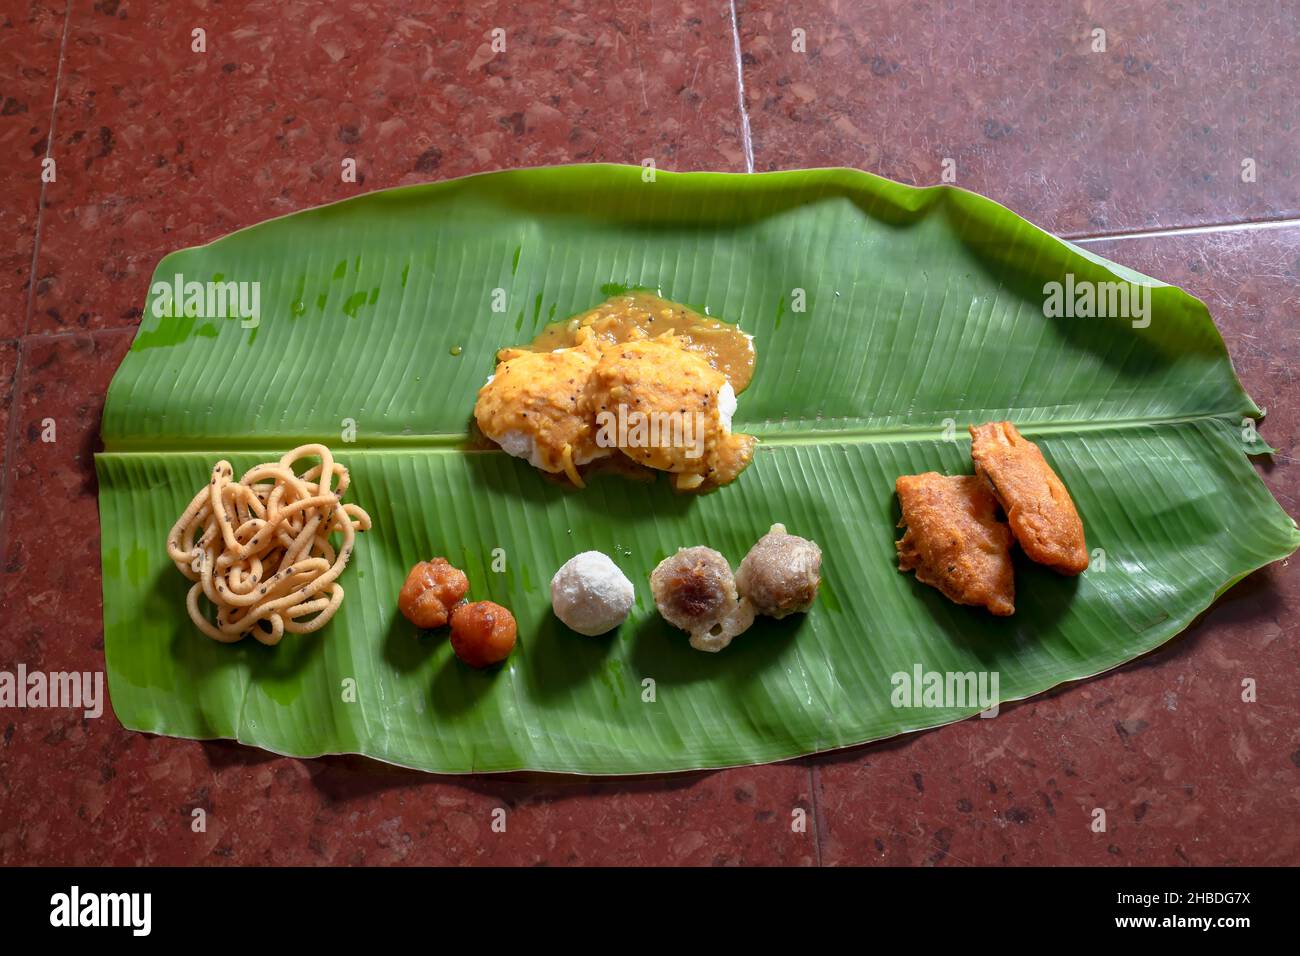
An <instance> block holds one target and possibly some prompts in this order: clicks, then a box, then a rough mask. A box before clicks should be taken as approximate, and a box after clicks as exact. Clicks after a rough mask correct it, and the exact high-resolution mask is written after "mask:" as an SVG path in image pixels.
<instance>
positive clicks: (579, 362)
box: [474, 342, 611, 487]
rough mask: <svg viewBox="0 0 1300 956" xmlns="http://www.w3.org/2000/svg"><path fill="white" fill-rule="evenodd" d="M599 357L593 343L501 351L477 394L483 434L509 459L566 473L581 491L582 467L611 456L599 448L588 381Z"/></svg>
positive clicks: (475, 414) (477, 411)
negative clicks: (494, 366)
mask: <svg viewBox="0 0 1300 956" xmlns="http://www.w3.org/2000/svg"><path fill="white" fill-rule="evenodd" d="M599 358H600V351H599V350H598V349H597V348H596V347H595V345H594V343H591V342H586V343H584V344H583V345H581V346H576V347H574V348H566V349H558V350H556V351H554V352H534V351H530V350H528V349H502V350H501V352H500V353H498V355H497V359H498V365H497V368H496V371H495V372H494V373H493V375H492V377H491V378H489V379H488V381H487V384H486V385H484V386H483V388H482V389H480V390H479V393H478V402H477V404H476V405H475V406H474V418H475V420H476V421H477V422H478V427H479V430H480V431H482V432H483V434H484V435H486V436H487V437H488V438H490V439H492V441H494V442H496V443H497V444H498V445H500V446H501V449H502V450H503V451H505V452H506V454H509V455H513V456H514V457H516V458H523V459H525V460H526V461H527V462H528V463H529V464H530V465H532V466H533V467H534V468H539V469H541V470H542V471H549V472H563V473H564V474H565V475H567V476H568V478H569V480H570V481H572V482H573V483H574V484H575V485H578V486H579V487H581V486H582V478H581V477H579V474H578V466H579V465H585V464H587V463H588V462H590V461H593V460H594V459H596V458H600V457H602V456H604V455H608V454H611V451H610V449H608V448H600V447H598V446H597V445H596V426H595V416H594V415H593V414H592V411H591V403H590V399H589V398H588V396H587V382H588V380H589V379H590V377H591V372H592V370H593V369H594V368H595V367H596V362H597V361H598V360H599Z"/></svg>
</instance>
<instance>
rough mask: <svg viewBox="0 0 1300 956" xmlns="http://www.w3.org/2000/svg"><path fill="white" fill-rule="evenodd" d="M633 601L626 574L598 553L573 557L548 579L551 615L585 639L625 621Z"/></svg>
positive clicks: (610, 629) (609, 629)
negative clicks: (549, 582) (549, 581)
mask: <svg viewBox="0 0 1300 956" xmlns="http://www.w3.org/2000/svg"><path fill="white" fill-rule="evenodd" d="M635 598H636V593H635V591H634V589H633V587H632V582H631V581H629V580H628V579H627V575H626V574H624V573H623V572H622V571H620V570H619V567H618V565H616V564H615V563H614V562H613V561H612V560H611V559H610V557H609V555H607V554H604V553H603V552H600V551H583V552H582V553H581V554H576V555H574V556H573V557H571V558H570V559H569V560H568V561H566V562H564V564H563V565H561V567H560V570H558V571H556V572H555V576H554V577H553V578H551V608H552V610H554V611H555V616H556V617H558V618H559V619H560V620H561V621H563V622H564V624H565V625H567V626H568V627H569V628H570V629H571V630H574V631H577V632H578V633H579V634H585V635H587V636H588V637H594V636H596V635H597V634H604V633H605V632H607V631H612V630H613V629H614V628H616V627H618V626H619V625H620V624H622V623H623V622H624V621H625V620H627V615H628V612H629V611H630V610H631V609H632V602H633V600H635Z"/></svg>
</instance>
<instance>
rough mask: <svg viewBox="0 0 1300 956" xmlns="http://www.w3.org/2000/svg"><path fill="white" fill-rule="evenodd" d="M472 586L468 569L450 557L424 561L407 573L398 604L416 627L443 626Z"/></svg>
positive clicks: (399, 608)
mask: <svg viewBox="0 0 1300 956" xmlns="http://www.w3.org/2000/svg"><path fill="white" fill-rule="evenodd" d="M468 590H469V578H467V577H465V572H464V571H461V570H459V569H458V568H454V567H452V566H451V564H450V563H448V561H447V559H446V558H434V559H433V560H432V561H421V562H420V563H419V564H417V565H416V566H415V567H413V568H411V573H410V574H408V575H407V576H406V583H405V584H403V585H402V593H401V594H399V595H398V596H397V608H398V610H400V611H401V612H402V613H403V614H404V615H406V619H407V620H408V621H410V622H411V623H412V624H414V625H415V626H416V627H422V628H426V629H428V628H435V627H442V626H443V625H444V624H446V623H447V618H448V616H449V615H450V614H451V610H452V608H453V607H455V606H456V605H457V604H459V603H460V602H461V601H463V600H464V599H465V592H467V591H468Z"/></svg>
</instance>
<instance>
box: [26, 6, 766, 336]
mask: <svg viewBox="0 0 1300 956" xmlns="http://www.w3.org/2000/svg"><path fill="white" fill-rule="evenodd" d="M661 13H662V16H661V17H660V18H659V19H654V18H653V17H654V11H653V9H652V8H646V7H645V6H644V5H643V4H640V3H636V2H634V0H618V2H615V3H610V4H600V5H589V4H583V3H581V2H577V0H570V2H566V3H558V4H557V3H551V2H548V0H524V2H509V3H507V2H492V3H485V4H474V5H472V6H471V7H470V8H469V9H466V10H461V9H460V8H459V7H457V6H454V5H447V6H436V7H433V8H431V9H428V10H425V9H423V8H421V10H420V11H419V12H417V11H416V10H415V9H414V8H413V9H412V10H411V11H410V12H403V11H401V10H400V8H399V9H395V8H394V7H393V6H392V5H391V4H389V3H385V2H380V0H366V2H355V3H349V4H347V5H346V6H342V5H320V4H315V3H309V2H306V0H290V2H284V3H275V4H267V3H248V2H233V3H223V4H219V5H210V4H207V3H196V2H184V3H168V4H136V3H129V2H121V3H117V2H112V3H106V2H102V0H99V2H92V0H77V5H76V8H75V11H74V14H73V17H72V22H71V33H70V36H69V41H68V51H67V57H66V63H65V67H64V75H63V81H62V87H61V92H60V103H59V123H58V130H57V135H56V139H55V153H56V155H57V156H58V157H59V159H60V169H61V170H63V169H66V171H67V172H66V175H60V177H59V181H58V184H57V186H54V187H52V188H51V189H50V190H49V191H48V192H47V204H48V209H47V212H46V216H45V222H44V225H43V231H42V241H41V250H40V258H39V262H38V267H37V274H38V277H39V286H38V290H37V292H38V294H37V296H36V301H35V312H34V317H33V324H32V327H33V329H34V330H36V331H59V330H64V329H70V328H73V329H75V328H96V327H104V326H112V325H123V324H127V325H129V324H132V323H134V322H135V321H137V319H138V313H139V309H140V308H141V307H142V306H143V304H144V297H145V292H146V289H147V287H148V280H149V277H150V275H151V274H152V271H153V268H154V266H155V265H156V263H157V262H158V260H159V259H160V258H161V257H162V256H163V255H164V254H165V253H167V252H169V251H171V250H173V249H176V248H180V247H183V246H188V245H193V244H196V243H202V242H206V241H209V240H211V239H214V238H216V237H218V236H220V235H223V234H224V233H227V232H229V231H231V230H233V229H236V228H239V227H242V226H247V225H250V224H252V223H255V222H258V221H261V220H263V219H267V218H271V217H273V216H278V215H282V214H284V213H287V212H291V211H293V210H296V209H300V208H303V207H306V206H311V205H315V204H318V203H323V202H328V201H332V200H337V199H343V198H346V197H348V196H352V195H355V194H357V193H360V192H363V191H366V190H371V189H376V188H380V187H385V186H395V185H400V184H407V183H418V182H424V181H428V180H434V179H445V178H450V177H453V176H460V175H464V174H467V173H473V172H480V171H484V170H491V169H500V168H504V167H515V166H534V165H545V164H553V163H565V162H594V161H611V162H632V163H639V162H641V161H642V160H643V159H644V158H647V157H652V158H654V159H655V160H656V162H657V164H658V165H659V166H660V167H661V168H669V169H698V168H708V169H743V168H744V160H743V151H742V139H741V133H740V124H739V115H740V114H739V106H738V99H737V93H736V89H737V87H736V79H737V77H736V68H735V62H734V52H733V36H732V32H731V24H730V16H729V12H728V11H727V10H726V9H725V5H724V6H719V5H718V4H709V3H703V2H699V0H686V2H683V3H680V4H678V5H677V6H676V7H674V8H673V9H672V10H671V11H669V10H667V9H665V10H663V11H661ZM199 28H202V29H204V30H206V43H207V52H205V53H194V52H192V50H191V45H192V40H191V33H192V31H193V30H195V29H199ZM496 28H500V29H502V30H504V31H505V51H504V52H499V53H494V52H493V49H492V46H491V42H492V38H491V31H492V30H493V29H496ZM345 158H353V159H355V160H356V162H357V182H356V183H345V182H343V181H342V179H341V175H340V174H341V168H342V167H341V164H342V161H343V160H344V159H345Z"/></svg>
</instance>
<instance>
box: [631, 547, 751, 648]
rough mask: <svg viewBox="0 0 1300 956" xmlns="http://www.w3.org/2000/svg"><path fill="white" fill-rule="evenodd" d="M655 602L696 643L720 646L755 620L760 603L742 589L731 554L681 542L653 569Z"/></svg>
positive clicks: (651, 576) (728, 642) (705, 645)
mask: <svg viewBox="0 0 1300 956" xmlns="http://www.w3.org/2000/svg"><path fill="white" fill-rule="evenodd" d="M650 590H651V593H653V594H654V599H655V607H657V608H658V609H659V613H660V614H662V615H663V618H664V620H665V621H667V622H668V623H669V624H671V625H673V626H674V627H679V628H681V629H682V630H683V631H686V632H687V633H688V634H690V635H691V647H693V648H695V649H696V650H699V651H709V652H716V651H720V650H722V649H723V648H724V647H726V646H727V645H728V644H730V643H731V640H732V638H734V637H735V636H736V635H737V634H740V633H742V632H744V631H745V630H747V629H748V628H749V626H750V625H751V624H753V623H754V608H753V605H751V604H750V603H749V602H748V601H741V600H740V599H739V598H738V596H737V594H736V579H735V578H734V577H733V576H732V573H731V565H729V564H727V559H726V558H724V557H723V556H722V555H720V554H719V553H718V552H717V551H714V550H713V549H712V548H706V547H703V546H699V547H694V548H681V549H679V550H678V552H677V553H676V554H674V555H672V556H671V557H668V558H664V560H662V561H660V562H659V565H658V566H657V567H656V568H655V569H654V571H653V572H651V574H650Z"/></svg>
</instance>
